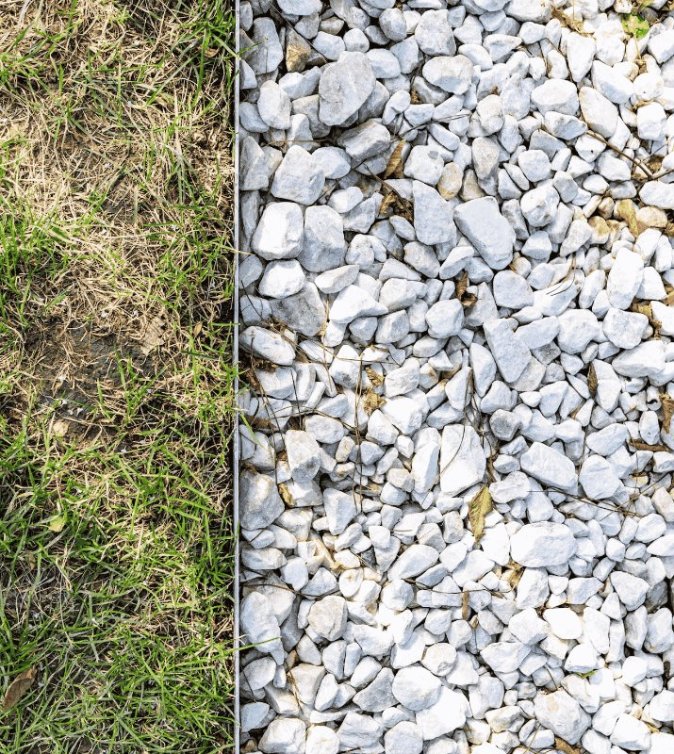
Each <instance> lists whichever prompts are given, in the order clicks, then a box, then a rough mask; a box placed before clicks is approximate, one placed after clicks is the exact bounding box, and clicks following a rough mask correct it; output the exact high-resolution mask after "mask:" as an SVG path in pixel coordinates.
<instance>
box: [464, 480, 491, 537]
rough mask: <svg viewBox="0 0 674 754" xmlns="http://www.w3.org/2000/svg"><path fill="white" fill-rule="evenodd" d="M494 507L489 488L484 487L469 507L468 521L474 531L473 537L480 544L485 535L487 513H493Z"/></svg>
mask: <svg viewBox="0 0 674 754" xmlns="http://www.w3.org/2000/svg"><path fill="white" fill-rule="evenodd" d="M493 509H494V506H493V505H492V501H491V495H490V494H489V487H483V488H482V489H481V490H480V491H479V492H478V493H477V495H475V497H474V498H473V499H472V500H471V501H470V505H469V506H468V520H469V521H470V525H471V527H472V529H473V536H474V537H475V541H476V542H479V541H480V539H481V538H482V534H483V533H484V520H485V518H486V516H487V513H489V512H490V511H492V510H493Z"/></svg>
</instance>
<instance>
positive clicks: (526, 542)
mask: <svg viewBox="0 0 674 754" xmlns="http://www.w3.org/2000/svg"><path fill="white" fill-rule="evenodd" d="M510 548H511V554H512V558H513V560H514V561H515V562H516V563H520V564H521V565H523V566H527V567H530V568H541V567H543V566H558V565H562V564H564V563H567V562H568V561H569V558H571V556H572V555H573V554H574V553H575V552H576V540H575V539H574V536H573V532H572V531H571V530H570V529H569V528H568V527H567V526H564V524H554V523H550V522H548V521H541V522H539V523H535V524H527V525H526V526H523V527H522V528H521V529H520V530H519V531H518V532H517V533H516V534H515V535H514V536H513V537H512V538H511V540H510Z"/></svg>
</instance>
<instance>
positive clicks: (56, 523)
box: [47, 515, 66, 534]
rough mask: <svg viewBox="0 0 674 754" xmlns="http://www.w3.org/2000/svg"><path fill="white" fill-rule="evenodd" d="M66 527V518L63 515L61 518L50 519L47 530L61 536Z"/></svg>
mask: <svg viewBox="0 0 674 754" xmlns="http://www.w3.org/2000/svg"><path fill="white" fill-rule="evenodd" d="M65 525H66V517H65V516H63V515H61V516H52V517H51V518H50V519H49V523H48V524H47V528H48V529H49V531H53V532H54V534H59V533H60V532H62V531H63V529H64V528H65Z"/></svg>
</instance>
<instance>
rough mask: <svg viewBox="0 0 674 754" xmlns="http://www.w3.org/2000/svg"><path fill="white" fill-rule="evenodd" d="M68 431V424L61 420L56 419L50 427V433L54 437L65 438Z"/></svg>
mask: <svg viewBox="0 0 674 754" xmlns="http://www.w3.org/2000/svg"><path fill="white" fill-rule="evenodd" d="M69 429H70V424H68V422H67V421H64V420H63V419H56V421H54V423H53V424H52V425H51V431H52V433H53V435H54V437H65V436H66V434H67V433H68V430H69Z"/></svg>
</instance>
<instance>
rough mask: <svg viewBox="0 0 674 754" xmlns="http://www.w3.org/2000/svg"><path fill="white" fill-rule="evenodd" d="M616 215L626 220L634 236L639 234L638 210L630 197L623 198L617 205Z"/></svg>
mask: <svg viewBox="0 0 674 754" xmlns="http://www.w3.org/2000/svg"><path fill="white" fill-rule="evenodd" d="M615 214H616V217H619V218H620V219H621V220H624V221H625V222H626V223H627V227H628V228H629V229H630V232H631V233H632V235H633V236H638V235H639V224H638V223H637V210H636V207H635V205H634V202H633V201H631V200H630V199H621V200H620V201H619V202H616V205H615Z"/></svg>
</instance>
